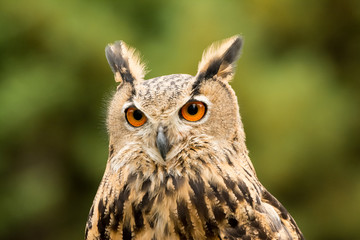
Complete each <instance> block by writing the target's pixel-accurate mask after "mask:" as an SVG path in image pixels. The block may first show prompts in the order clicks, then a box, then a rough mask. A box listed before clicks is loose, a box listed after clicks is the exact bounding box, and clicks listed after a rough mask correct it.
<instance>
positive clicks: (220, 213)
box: [212, 205, 226, 223]
mask: <svg viewBox="0 0 360 240" xmlns="http://www.w3.org/2000/svg"><path fill="white" fill-rule="evenodd" d="M212 210H213V213H214V216H215V220H216V221H217V222H218V223H220V222H222V221H223V220H224V219H225V216H226V214H225V212H224V209H223V208H222V207H220V206H216V205H214V206H213V207H212Z"/></svg>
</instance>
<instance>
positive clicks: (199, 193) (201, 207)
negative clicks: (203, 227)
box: [189, 177, 209, 220]
mask: <svg viewBox="0 0 360 240" xmlns="http://www.w3.org/2000/svg"><path fill="white" fill-rule="evenodd" d="M189 185H190V187H191V189H192V190H193V191H194V194H191V196H190V200H191V202H192V203H193V205H194V206H195V207H196V210H197V212H198V214H199V217H200V218H201V219H202V220H204V219H208V217H209V215H208V209H207V207H206V203H205V184H204V181H203V180H202V179H201V178H200V177H199V178H197V180H195V181H194V180H193V179H189Z"/></svg>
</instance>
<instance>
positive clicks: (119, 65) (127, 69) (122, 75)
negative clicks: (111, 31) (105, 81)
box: [105, 41, 146, 83]
mask: <svg viewBox="0 0 360 240" xmlns="http://www.w3.org/2000/svg"><path fill="white" fill-rule="evenodd" d="M105 55H106V58H107V60H108V63H109V65H110V67H111V70H112V71H113V73H114V75H115V81H116V82H130V83H132V82H134V81H139V80H142V79H144V77H145V73H146V71H145V64H143V63H141V61H140V55H139V54H138V53H137V52H136V50H135V49H134V48H131V47H129V46H127V45H126V44H125V43H124V42H122V41H117V42H115V43H113V44H109V45H107V47H106V48H105Z"/></svg>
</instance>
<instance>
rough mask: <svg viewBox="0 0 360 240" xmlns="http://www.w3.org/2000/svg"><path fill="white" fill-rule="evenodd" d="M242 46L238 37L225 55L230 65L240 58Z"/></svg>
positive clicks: (225, 59) (224, 57)
mask: <svg viewBox="0 0 360 240" xmlns="http://www.w3.org/2000/svg"><path fill="white" fill-rule="evenodd" d="M241 46H242V40H241V38H240V37H237V38H236V39H235V41H234V42H233V43H232V44H231V46H230V47H229V48H228V50H227V51H226V52H225V54H224V55H223V59H224V61H225V62H227V63H228V64H231V63H233V62H234V61H236V60H237V58H238V57H239V53H240V49H241Z"/></svg>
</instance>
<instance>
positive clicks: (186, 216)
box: [176, 199, 193, 238]
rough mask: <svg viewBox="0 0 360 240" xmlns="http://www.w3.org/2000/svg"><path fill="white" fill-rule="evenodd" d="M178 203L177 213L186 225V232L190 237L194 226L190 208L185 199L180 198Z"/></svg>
mask: <svg viewBox="0 0 360 240" xmlns="http://www.w3.org/2000/svg"><path fill="white" fill-rule="evenodd" d="M176 204H177V213H178V215H179V219H180V221H181V223H182V225H183V226H184V228H185V231H186V233H187V234H188V236H189V237H191V234H192V231H193V226H192V222H191V218H190V213H189V209H188V208H187V204H186V202H185V200H184V199H180V200H179V201H176ZM191 238H192V237H191Z"/></svg>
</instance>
